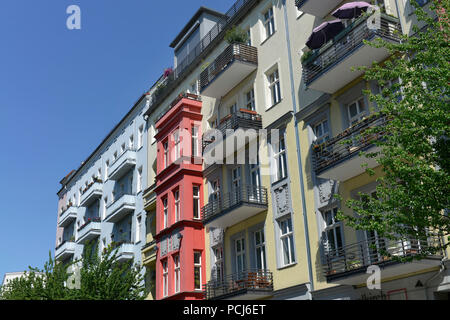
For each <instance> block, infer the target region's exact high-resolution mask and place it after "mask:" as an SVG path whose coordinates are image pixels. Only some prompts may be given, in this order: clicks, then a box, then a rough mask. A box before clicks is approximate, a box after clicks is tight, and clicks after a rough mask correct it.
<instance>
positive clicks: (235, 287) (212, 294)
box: [203, 269, 273, 299]
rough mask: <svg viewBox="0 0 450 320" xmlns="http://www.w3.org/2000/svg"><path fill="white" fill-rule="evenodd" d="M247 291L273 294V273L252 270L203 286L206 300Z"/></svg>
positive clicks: (212, 281)
mask: <svg viewBox="0 0 450 320" xmlns="http://www.w3.org/2000/svg"><path fill="white" fill-rule="evenodd" d="M245 291H259V292H272V291H273V276H272V272H270V271H268V270H258V269H250V270H245V271H243V272H239V273H236V274H232V275H228V276H225V277H224V279H223V280H211V281H209V282H208V283H206V284H204V285H203V294H204V297H205V299H220V298H223V297H225V296H228V295H235V294H239V293H243V292H245Z"/></svg>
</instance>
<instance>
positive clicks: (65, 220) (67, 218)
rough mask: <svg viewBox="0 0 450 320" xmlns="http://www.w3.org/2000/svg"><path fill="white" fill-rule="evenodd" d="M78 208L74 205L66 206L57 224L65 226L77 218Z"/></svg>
mask: <svg viewBox="0 0 450 320" xmlns="http://www.w3.org/2000/svg"><path fill="white" fill-rule="evenodd" d="M77 214H78V208H77V207H75V206H70V207H67V208H66V209H65V210H64V211H63V212H61V214H60V216H59V221H58V226H59V227H61V228H65V227H67V226H68V225H70V224H71V223H72V222H74V221H75V220H77Z"/></svg>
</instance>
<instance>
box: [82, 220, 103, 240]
mask: <svg viewBox="0 0 450 320" xmlns="http://www.w3.org/2000/svg"><path fill="white" fill-rule="evenodd" d="M100 221H101V220H100V218H98V217H96V218H89V219H88V220H87V221H86V222H85V223H84V224H83V225H82V226H81V227H79V228H78V240H77V243H86V242H88V241H90V240H92V239H94V238H96V237H99V236H100V234H101V225H102V224H101V222H100Z"/></svg>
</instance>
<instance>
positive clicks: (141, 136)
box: [138, 124, 144, 149]
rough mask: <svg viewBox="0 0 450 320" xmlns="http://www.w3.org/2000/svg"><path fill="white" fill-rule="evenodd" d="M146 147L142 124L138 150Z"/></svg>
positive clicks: (139, 130)
mask: <svg viewBox="0 0 450 320" xmlns="http://www.w3.org/2000/svg"><path fill="white" fill-rule="evenodd" d="M143 145H144V125H143V124H142V125H141V126H140V127H139V129H138V149H140V148H141V147H142V146H143Z"/></svg>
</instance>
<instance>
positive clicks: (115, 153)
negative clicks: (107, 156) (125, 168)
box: [113, 151, 117, 161]
mask: <svg viewBox="0 0 450 320" xmlns="http://www.w3.org/2000/svg"><path fill="white" fill-rule="evenodd" d="M116 159H117V151H115V152H114V154H113V161H116Z"/></svg>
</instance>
